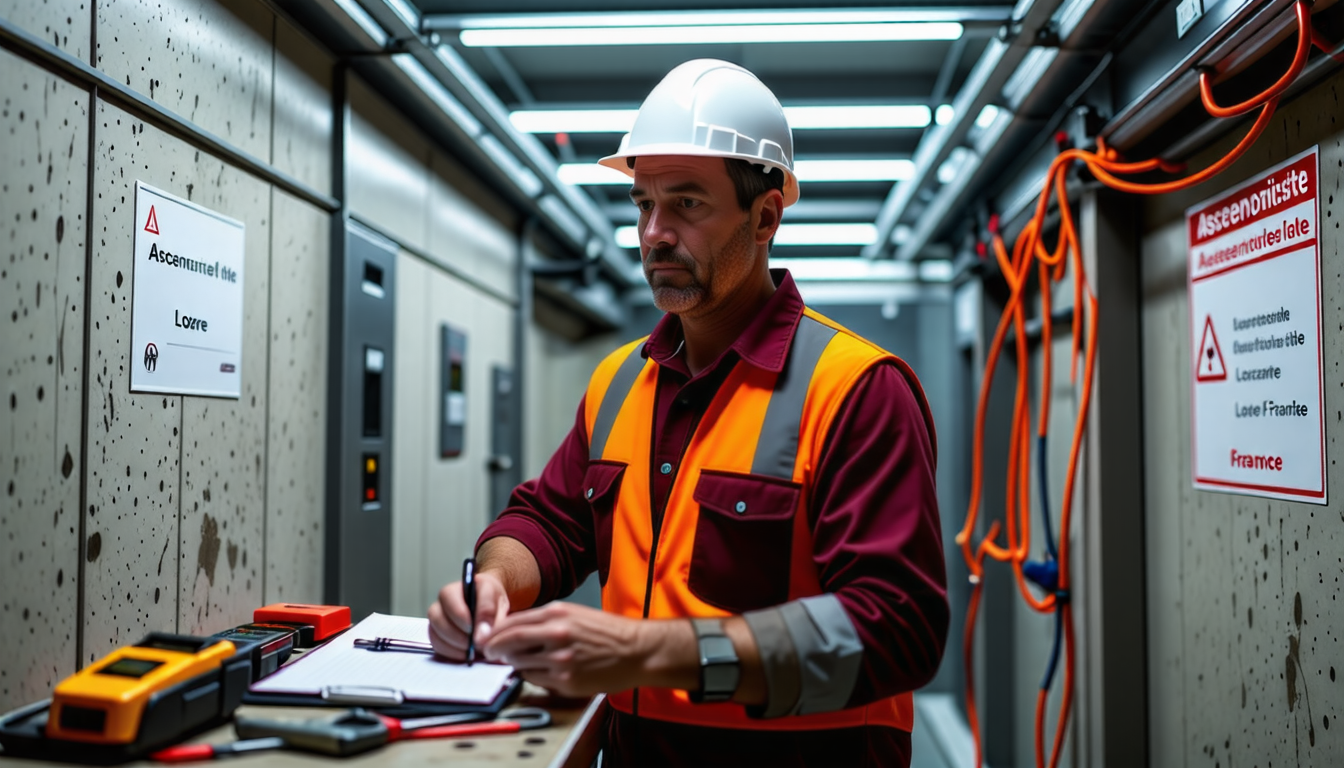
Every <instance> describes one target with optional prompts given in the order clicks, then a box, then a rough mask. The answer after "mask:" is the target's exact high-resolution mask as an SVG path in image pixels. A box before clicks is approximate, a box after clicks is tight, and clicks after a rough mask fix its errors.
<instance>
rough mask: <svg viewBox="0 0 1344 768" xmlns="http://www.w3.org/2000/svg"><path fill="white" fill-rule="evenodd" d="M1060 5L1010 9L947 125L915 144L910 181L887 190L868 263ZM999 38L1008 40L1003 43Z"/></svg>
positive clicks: (1032, 3)
mask: <svg viewBox="0 0 1344 768" xmlns="http://www.w3.org/2000/svg"><path fill="white" fill-rule="evenodd" d="M1062 4H1063V2H1061V0H1022V2H1020V3H1019V4H1018V7H1017V8H1016V9H1014V13H1013V18H1014V19H1015V21H1013V22H1010V27H1011V29H1007V28H1006V34H1005V35H1002V36H1001V39H995V40H991V41H990V42H989V45H987V46H986V47H985V50H984V52H983V53H982V54H981V55H980V60H979V61H977V62H976V64H975V67H974V68H972V69H971V73H970V75H968V76H967V78H966V82H965V83H964V84H963V85H962V87H961V91H960V92H959V93H958V94H957V98H956V99H955V100H953V102H952V108H953V111H954V114H953V117H952V120H951V121H950V122H948V123H947V124H946V125H941V126H939V125H935V126H934V127H932V128H931V129H929V132H928V133H926V134H925V135H924V138H923V139H922V140H921V141H920V142H919V146H918V147H917V148H916V149H915V154H914V158H913V159H914V163H915V172H914V176H913V177H912V178H910V179H909V180H907V181H903V182H900V183H898V184H896V185H895V186H893V187H892V190H891V194H889V195H888V196H887V199H886V201H885V202H884V203H883V204H882V211H881V213H880V214H879V216H878V219H877V239H876V240H875V241H874V242H873V244H872V245H869V246H867V247H865V248H864V250H863V255H864V257H866V258H870V259H872V258H884V257H887V256H889V255H891V252H892V245H893V244H892V233H893V232H894V231H895V229H896V225H897V224H898V223H900V220H901V217H902V216H904V215H905V212H906V210H907V209H908V208H909V207H910V203H911V201H913V200H914V199H915V195H916V194H917V193H918V192H919V190H920V189H921V188H923V187H924V186H925V185H926V184H928V183H929V182H930V180H932V179H934V178H936V176H937V173H938V168H939V166H941V165H942V164H943V162H944V161H945V160H947V158H948V156H949V155H950V154H951V153H952V150H953V149H955V148H956V147H959V146H962V145H963V144H964V143H965V141H966V137H967V135H968V134H969V133H970V131H971V127H972V126H973V125H974V124H975V120H976V118H977V117H979V115H980V112H981V110H983V109H984V108H985V106H986V105H988V104H991V103H993V102H994V101H995V100H997V99H998V98H999V93H1000V91H1001V90H1002V89H1003V86H1004V84H1005V83H1007V82H1008V79H1009V78H1010V77H1011V76H1012V74H1013V73H1014V72H1015V71H1017V67H1018V65H1019V64H1021V63H1022V60H1023V59H1025V58H1026V56H1027V53H1028V52H1029V51H1030V50H1031V48H1032V46H1033V44H1034V43H1035V41H1036V36H1037V34H1038V33H1039V32H1040V31H1041V30H1042V29H1044V28H1045V27H1046V25H1047V23H1048V22H1049V21H1050V18H1051V17H1052V16H1053V15H1054V14H1055V12H1056V11H1057V10H1058V9H1059V7H1060V6H1061V5H1062ZM1024 5H1025V6H1026V7H1025V8H1023V6H1024ZM1003 37H1007V38H1009V40H1008V41H1005V40H1004V39H1002V38H1003ZM902 252H903V255H902V258H913V256H914V252H913V251H910V250H907V249H904V248H903V249H902Z"/></svg>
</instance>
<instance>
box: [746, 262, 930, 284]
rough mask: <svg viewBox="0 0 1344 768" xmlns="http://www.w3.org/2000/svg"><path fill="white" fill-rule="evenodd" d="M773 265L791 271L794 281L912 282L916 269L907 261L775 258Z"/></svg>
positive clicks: (771, 263)
mask: <svg viewBox="0 0 1344 768" xmlns="http://www.w3.org/2000/svg"><path fill="white" fill-rule="evenodd" d="M770 266H771V267H776V268H779V269H787V270H789V274H791V275H793V279H794V280H809V281H810V280H845V281H862V282H871V281H890V282H898V283H900V282H911V281H913V280H914V279H915V277H916V273H917V270H916V268H915V265H914V264H913V263H911V262H908V261H892V260H890V259H881V260H875V259H865V258H863V257H862V256H860V257H857V258H844V257H828V258H816V257H812V258H807V257H801V258H788V257H784V258H772V259H770Z"/></svg>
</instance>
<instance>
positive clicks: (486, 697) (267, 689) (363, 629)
mask: <svg viewBox="0 0 1344 768" xmlns="http://www.w3.org/2000/svg"><path fill="white" fill-rule="evenodd" d="M376 637H391V638H395V639H397V640H412V641H414V642H418V643H423V642H425V641H426V639H427V638H428V637H429V619H425V618H416V617H413V616H387V615H385V614H381V613H373V614H370V615H369V617H368V618H367V619H364V620H363V621H361V622H359V623H358V624H356V625H355V626H354V627H352V628H351V629H350V630H349V631H347V632H346V633H344V634H342V635H341V636H340V637H337V638H336V639H334V640H332V641H331V642H329V643H327V644H326V645H324V646H322V647H321V648H316V649H314V650H312V651H309V652H308V653H307V654H305V655H304V656H303V658H301V659H298V660H296V661H295V662H294V663H292V664H288V665H286V666H284V667H281V668H280V669H279V670H278V671H276V672H275V674H273V675H270V676H269V677H266V678H263V679H262V680H260V681H258V682H256V683H254V684H253V685H252V690H253V691H254V692H257V693H297V694H311V695H314V696H317V695H320V694H321V692H322V689H323V688H328V687H336V686H339V687H342V688H384V689H392V690H395V691H400V692H401V694H402V696H404V697H405V698H406V699H407V700H408V701H441V702H457V703H462V704H489V703H490V702H492V701H494V700H495V697H497V696H498V695H499V693H500V691H501V690H502V689H503V688H504V684H505V683H506V682H507V681H508V679H509V676H510V675H512V674H513V667H510V666H506V665H502V664H484V663H479V662H478V663H476V664H473V665H471V666H467V665H466V664H454V663H451V662H447V661H443V660H441V659H438V658H435V657H434V656H431V655H429V654H426V653H406V652H401V651H369V650H365V649H363V648H356V647H355V640H356V639H359V638H364V639H369V640H372V639H373V638H376Z"/></svg>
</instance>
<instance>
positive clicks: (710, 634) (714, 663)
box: [690, 619, 742, 704]
mask: <svg viewBox="0 0 1344 768" xmlns="http://www.w3.org/2000/svg"><path fill="white" fill-rule="evenodd" d="M691 625H692V626H693V627H695V639H696V641H697V643H698V644H699V646H700V690H699V691H691V692H690V695H691V701H692V702H694V703H696V704H700V703H714V702H720V701H728V700H729V699H731V698H733V694H734V693H736V692H737V683H738V680H739V679H740V678H741V676H742V667H741V664H740V662H739V661H738V659H737V651H735V650H733V641H732V639H730V638H729V637H728V635H726V634H724V632H723V622H721V621H720V620H718V619H691Z"/></svg>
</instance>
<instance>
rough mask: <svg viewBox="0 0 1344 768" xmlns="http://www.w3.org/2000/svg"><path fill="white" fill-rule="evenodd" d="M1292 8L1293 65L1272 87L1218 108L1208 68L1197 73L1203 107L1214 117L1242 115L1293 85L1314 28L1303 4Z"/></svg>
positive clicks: (1305, 63) (1305, 60)
mask: <svg viewBox="0 0 1344 768" xmlns="http://www.w3.org/2000/svg"><path fill="white" fill-rule="evenodd" d="M1293 9H1294V10H1295V11H1296V12H1297V50H1296V52H1295V53H1294V54H1293V64H1292V66H1290V67H1288V71H1287V72H1284V73H1283V76H1282V77H1280V78H1279V79H1278V80H1276V81H1275V82H1274V84H1273V85H1271V86H1269V87H1268V88H1266V89H1265V90H1264V91H1262V92H1261V93H1259V94H1257V95H1255V96H1253V97H1251V98H1249V99H1247V100H1246V101H1243V102H1241V103H1240V104H1234V105H1232V106H1230V107H1220V106H1218V105H1217V104H1216V103H1214V100H1213V83H1212V82H1211V81H1212V78H1211V77H1209V71H1208V70H1207V69H1205V70H1201V71H1200V73H1199V98H1200V99H1201V100H1203V102H1204V108H1205V109H1207V110H1208V111H1209V114H1210V115H1213V116H1214V117H1236V116H1237V115H1244V114H1246V113H1247V112H1250V111H1251V110H1253V109H1255V108H1256V107H1258V106H1260V105H1262V104H1264V103H1265V102H1267V101H1269V100H1270V99H1276V98H1278V97H1279V96H1282V95H1283V92H1284V91H1286V90H1288V86H1290V85H1292V84H1293V81H1294V80H1296V79H1297V76H1298V75H1300V74H1302V68H1303V67H1305V66H1306V65H1307V54H1309V53H1311V39H1312V32H1313V28H1312V26H1311V9H1310V8H1309V7H1308V6H1307V4H1306V3H1304V2H1297V3H1294V5H1293Z"/></svg>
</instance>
